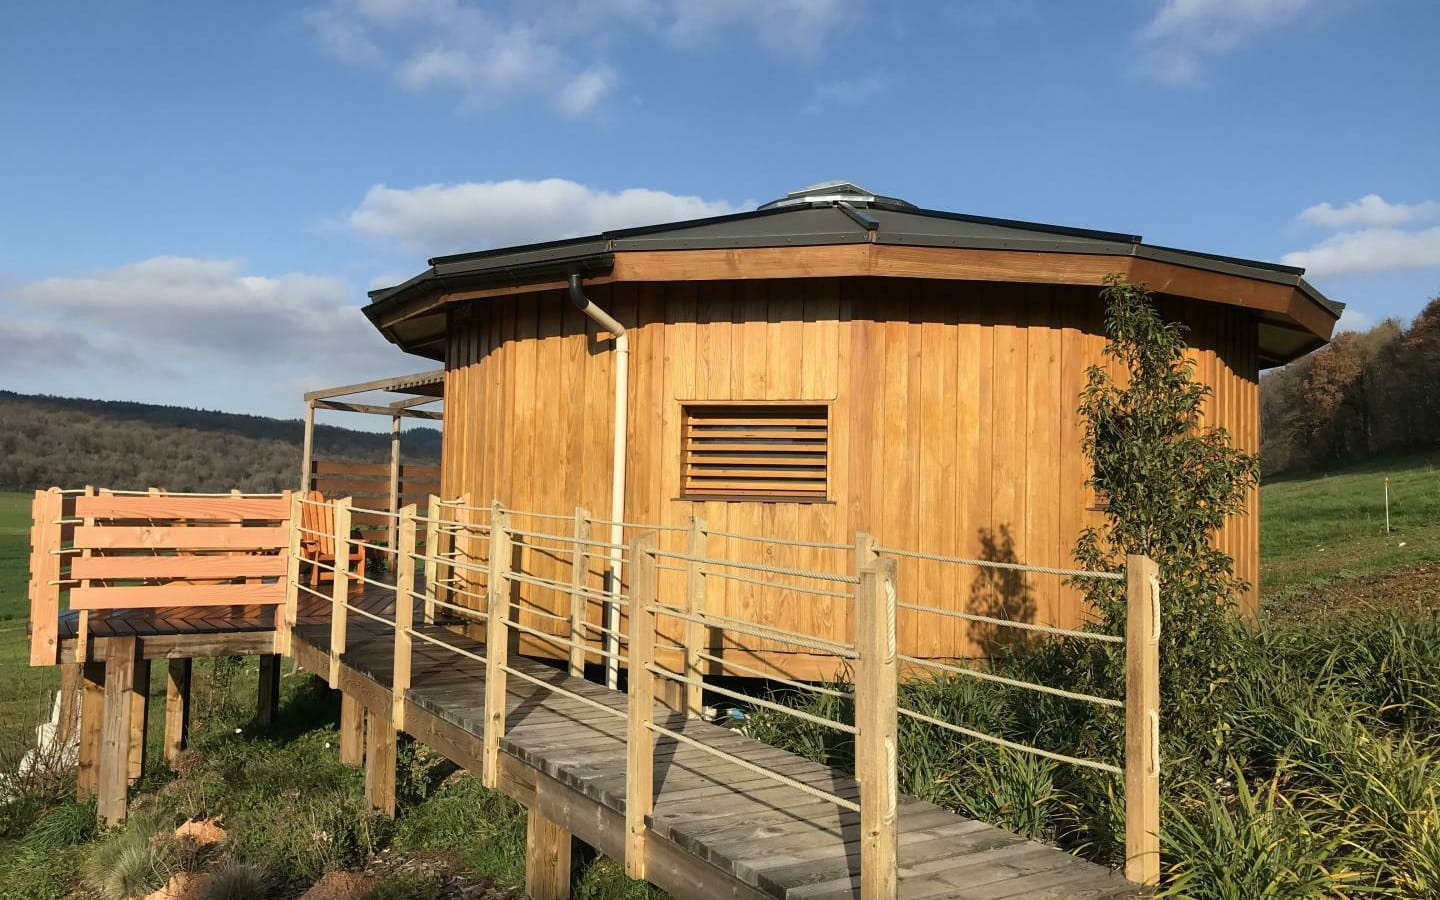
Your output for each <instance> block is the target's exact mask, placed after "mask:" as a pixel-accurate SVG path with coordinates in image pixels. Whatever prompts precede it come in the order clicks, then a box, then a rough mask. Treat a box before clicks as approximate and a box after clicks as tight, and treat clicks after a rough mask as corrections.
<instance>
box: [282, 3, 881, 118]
mask: <svg viewBox="0 0 1440 900" xmlns="http://www.w3.org/2000/svg"><path fill="white" fill-rule="evenodd" d="M864 2H866V0H550V2H546V3H537V4H530V3H520V2H514V3H511V4H487V5H484V6H482V5H480V4H478V3H473V2H469V0H327V2H326V3H325V4H324V5H321V6H317V7H314V8H311V9H309V10H307V11H306V13H305V21H306V22H307V23H308V24H309V25H310V26H311V28H312V29H313V31H314V32H315V35H316V37H317V39H318V40H319V42H320V45H321V46H322V47H323V48H324V49H325V51H326V52H327V53H329V54H330V55H332V56H334V57H336V58H337V59H339V60H341V61H343V62H346V63H351V64H382V65H384V66H386V67H387V68H388V69H390V70H391V71H392V72H393V75H394V78H395V80H396V81H397V82H398V83H399V84H401V85H402V86H404V87H406V88H408V89H410V90H416V91H420V90H432V89H447V90H453V91H455V92H457V93H458V94H459V96H460V97H461V98H462V100H463V102H464V103H465V105H468V106H488V105H493V104H495V103H499V102H504V101H508V100H516V99H523V98H525V97H530V96H538V97H542V98H545V99H546V100H548V101H549V102H550V103H552V104H553V105H554V106H555V107H556V108H557V109H558V110H559V111H560V112H561V113H563V114H565V115H569V116H582V115H585V114H586V113H588V112H590V111H591V110H593V109H595V108H596V107H597V106H599V105H600V103H601V102H602V101H603V100H604V99H605V98H606V97H608V96H610V95H611V94H613V93H614V91H615V89H616V88H617V86H618V85H619V83H620V81H621V76H620V73H619V72H618V71H617V70H616V69H615V68H613V67H612V66H611V65H609V64H608V63H607V62H606V61H605V60H603V59H602V58H599V55H600V54H602V53H603V52H604V48H605V47H606V46H608V45H609V44H611V43H613V42H614V41H615V40H616V39H625V38H633V37H634V36H635V35H637V34H638V35H641V36H645V35H650V36H654V37H656V38H658V39H660V40H663V41H670V42H672V43H680V44H694V43H697V42H701V41H716V42H718V41H722V40H723V41H726V42H731V40H732V35H733V33H735V32H739V33H741V34H745V35H748V36H750V37H751V38H752V39H754V40H756V41H758V42H759V43H761V44H763V45H765V46H766V47H768V48H770V49H771V50H773V51H775V52H776V53H780V54H786V55H796V54H799V55H803V56H814V55H815V54H817V53H819V52H820V51H821V50H822V49H823V47H824V45H825V43H826V42H827V41H828V40H829V39H830V37H831V36H832V35H833V34H834V33H835V32H836V31H838V30H839V29H841V28H843V27H845V26H846V25H848V24H850V23H851V22H853V21H854V20H855V19H856V18H857V17H858V15H859V11H860V7H861V5H862V3H864Z"/></svg>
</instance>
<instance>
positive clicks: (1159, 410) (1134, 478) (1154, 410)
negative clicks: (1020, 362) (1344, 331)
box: [1074, 275, 1259, 737]
mask: <svg viewBox="0 0 1440 900" xmlns="http://www.w3.org/2000/svg"><path fill="white" fill-rule="evenodd" d="M1101 297H1102V298H1103V299H1104V301H1105V304H1106V312H1105V331H1106V335H1107V337H1108V338H1109V340H1108V343H1107V344H1106V347H1105V355H1106V356H1107V357H1109V358H1110V359H1112V360H1114V361H1115V363H1116V364H1118V367H1119V368H1120V369H1121V370H1123V371H1124V373H1125V376H1126V377H1124V378H1116V377H1113V376H1112V375H1111V373H1110V372H1109V371H1107V370H1106V368H1105V367H1103V366H1098V365H1097V366H1091V367H1090V369H1089V372H1088V379H1087V384H1086V386H1085V390H1084V391H1083V393H1082V394H1081V403H1080V410H1079V411H1080V415H1081V416H1082V417H1083V419H1084V422H1085V436H1084V439H1083V449H1084V451H1085V454H1086V455H1087V456H1088V457H1089V458H1090V462H1091V464H1092V466H1093V472H1094V475H1093V476H1092V477H1091V479H1090V482H1089V484H1090V485H1091V486H1092V487H1093V488H1094V489H1095V490H1096V491H1097V492H1098V493H1099V495H1100V496H1103V497H1104V498H1106V500H1107V507H1106V512H1105V523H1104V525H1102V526H1101V527H1100V528H1090V529H1086V531H1085V532H1084V533H1083V534H1082V535H1081V537H1080V540H1079V542H1078V543H1077V545H1076V548H1075V558H1076V560H1077V561H1078V562H1079V563H1080V565H1081V566H1083V567H1085V568H1090V569H1113V568H1116V567H1118V566H1120V565H1122V564H1123V563H1124V558H1125V555H1126V554H1131V553H1139V554H1145V555H1147V556H1149V557H1151V558H1152V559H1154V560H1155V561H1156V563H1157V564H1158V565H1159V567H1160V574H1161V579H1162V582H1163V588H1162V591H1161V607H1162V614H1161V619H1162V623H1163V627H1162V630H1161V635H1162V636H1161V646H1160V666H1161V675H1160V678H1161V698H1162V700H1161V702H1162V706H1163V708H1164V710H1165V711H1166V713H1167V716H1166V718H1167V719H1168V720H1169V721H1170V722H1171V723H1172V724H1178V725H1180V726H1181V727H1185V728H1193V727H1194V726H1196V725H1201V724H1202V723H1205V724H1212V725H1218V722H1217V721H1216V719H1215V714H1216V713H1217V712H1218V710H1216V709H1215V708H1214V703H1213V700H1214V699H1215V698H1214V697H1213V693H1214V691H1215V689H1216V687H1217V685H1218V684H1220V683H1221V682H1222V681H1223V680H1224V678H1225V671H1226V667H1227V664H1228V657H1229V655H1230V654H1229V653H1228V652H1227V649H1228V647H1230V646H1231V642H1230V639H1229V637H1230V635H1231V633H1232V632H1231V628H1233V626H1234V623H1235V621H1236V617H1235V615H1234V601H1235V595H1236V594H1237V593H1238V592H1240V591H1241V590H1244V589H1245V587H1246V584H1245V583H1244V582H1243V581H1242V580H1241V579H1239V578H1237V577H1236V576H1235V573H1234V566H1233V561H1232V560H1231V559H1230V557H1229V556H1228V555H1226V554H1225V553H1224V552H1223V551H1221V550H1220V549H1219V548H1218V547H1216V545H1215V541H1214V538H1215V535H1216V533H1217V532H1218V531H1219V530H1220V528H1221V527H1222V526H1223V525H1224V524H1225V521H1226V519H1228V518H1229V517H1230V516H1232V515H1235V514H1236V513H1238V512H1241V511H1242V510H1243V509H1244V503H1245V498H1246V494H1247V493H1248V492H1249V491H1250V489H1251V488H1252V487H1253V486H1254V485H1255V483H1256V478H1257V475H1258V468H1259V463H1258V459H1257V457H1255V456H1254V455H1252V454H1249V453H1245V452H1243V451H1241V450H1237V449H1236V448H1235V447H1233V446H1232V445H1231V442H1230V435H1229V433H1227V432H1226V431H1225V429H1223V428H1214V427H1205V426H1203V425H1202V423H1201V408H1202V406H1203V404H1204V403H1205V400H1206V398H1208V397H1209V396H1210V388H1208V387H1207V386H1205V385H1203V384H1199V383H1197V382H1196V381H1195V380H1194V379H1193V378H1192V369H1193V363H1192V362H1191V361H1190V360H1188V359H1186V357H1185V346H1186V345H1185V340H1184V331H1185V329H1184V326H1182V325H1179V324H1177V323H1174V322H1166V321H1165V320H1164V319H1163V318H1161V316H1160V314H1159V312H1158V311H1157V310H1156V309H1155V305H1154V303H1153V301H1152V298H1151V295H1150V292H1149V291H1148V290H1146V288H1145V286H1144V285H1136V284H1130V283H1127V282H1125V281H1124V280H1122V279H1121V278H1120V277H1118V276H1114V275H1112V276H1110V277H1109V278H1107V279H1106V281H1105V288H1104V289H1103V290H1102V291H1101ZM1074 583H1075V586H1076V587H1078V588H1080V589H1081V590H1083V591H1084V592H1085V593H1086V595H1087V597H1088V599H1089V600H1090V601H1091V602H1092V603H1093V604H1094V606H1095V608H1096V610H1097V611H1098V612H1099V615H1100V618H1101V621H1100V623H1099V624H1098V627H1099V628H1101V629H1103V630H1105V631H1107V632H1110V633H1123V632H1124V628H1125V617H1126V606H1125V591H1124V586H1123V585H1122V584H1120V583H1119V582H1114V581H1095V580H1093V579H1089V580H1087V579H1076V580H1075V582H1074ZM1111 662H1112V663H1113V665H1111V666H1109V668H1111V675H1112V678H1116V679H1120V678H1123V674H1122V672H1121V671H1116V670H1117V669H1121V666H1120V663H1122V662H1123V660H1119V659H1112V661H1111ZM1197 716H1198V717H1199V718H1198V719H1197ZM1192 737H1193V735H1192Z"/></svg>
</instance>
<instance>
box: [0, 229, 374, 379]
mask: <svg viewBox="0 0 1440 900" xmlns="http://www.w3.org/2000/svg"><path fill="white" fill-rule="evenodd" d="M10 294H11V298H12V299H11V302H9V303H6V304H3V305H0V342H3V343H4V344H5V345H6V346H7V347H9V348H13V347H14V346H17V345H19V344H22V343H24V342H25V341H26V340H27V336H28V337H29V338H34V339H35V340H43V341H44V342H46V343H47V344H53V346H55V347H56V348H57V350H58V351H59V352H62V353H69V352H72V351H73V350H74V348H77V347H79V348H82V349H83V350H84V351H85V352H87V353H88V352H91V351H93V352H95V353H96V357H95V359H94V360H92V362H95V363H99V364H101V365H102V366H109V367H111V368H126V367H129V366H130V365H131V364H132V363H133V362H135V361H139V362H140V363H142V364H144V365H141V366H139V368H142V369H143V368H147V367H148V368H151V369H156V368H164V369H166V370H172V369H173V370H176V371H182V372H183V371H186V370H195V369H208V368H209V367H212V366H216V365H231V366H237V367H240V368H246V369H249V368H250V367H259V368H263V367H265V366H272V365H278V364H285V365H293V364H296V363H299V364H303V365H313V366H316V367H324V368H333V369H338V370H345V371H352V370H357V369H358V370H365V369H368V368H369V367H371V366H373V365H378V364H380V363H381V361H382V360H384V359H387V358H388V359H389V360H390V363H389V365H390V366H394V364H395V362H396V361H398V357H397V355H396V353H395V351H394V350H393V349H391V348H389V347H388V345H387V344H386V342H385V340H384V339H383V338H382V337H380V335H379V334H378V333H377V332H376V331H375V329H374V328H373V327H372V326H371V325H370V324H369V322H367V321H366V319H365V317H364V315H363V314H362V313H361V312H360V310H359V309H358V308H357V307H356V306H355V305H353V303H352V302H351V301H352V300H353V299H356V297H355V296H354V294H358V292H352V291H351V289H350V288H349V287H348V286H346V285H345V284H343V283H342V282H340V281H338V280H336V279H333V278H322V277H318V276H315V275H307V274H299V273H295V274H288V275H281V276H278V277H270V276H263V275H254V274H249V273H246V272H245V271H244V268H243V266H242V264H241V263H240V262H238V261H236V260H217V259H194V258H189V257H176V256H157V257H154V258H152V259H147V260H144V261H141V262H137V263H132V264H129V265H124V266H120V267H118V268H114V269H108V270H105V271H101V272H96V273H93V274H90V275H85V276H80V277H62V278H47V279H44V280H41V281H34V282H30V283H28V284H22V285H19V286H18V287H16V288H14V289H13V291H11V292H10ZM137 374H138V373H137Z"/></svg>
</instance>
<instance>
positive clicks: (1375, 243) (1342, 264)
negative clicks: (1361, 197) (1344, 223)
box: [1280, 226, 1440, 275]
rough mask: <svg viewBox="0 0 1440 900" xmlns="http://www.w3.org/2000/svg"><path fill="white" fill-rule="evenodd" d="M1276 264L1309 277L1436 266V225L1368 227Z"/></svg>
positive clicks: (1439, 244)
mask: <svg viewBox="0 0 1440 900" xmlns="http://www.w3.org/2000/svg"><path fill="white" fill-rule="evenodd" d="M1280 261H1281V262H1282V263H1284V264H1285V265H1287V266H1303V267H1304V268H1305V270H1306V272H1307V273H1308V274H1310V275H1343V274H1349V273H1355V272H1382V271H1387V270H1393V269H1419V268H1429V267H1433V266H1440V226H1435V227H1433V228H1426V229H1423V230H1420V231H1404V230H1401V229H1398V228H1369V229H1363V230H1360V231H1347V232H1341V233H1340V234H1336V235H1332V236H1331V237H1329V238H1326V239H1325V240H1323V241H1321V242H1320V243H1319V244H1316V245H1315V246H1314V247H1311V248H1310V249H1309V250H1300V251H1297V252H1295V253H1287V254H1285V255H1284V256H1283V257H1281V259H1280Z"/></svg>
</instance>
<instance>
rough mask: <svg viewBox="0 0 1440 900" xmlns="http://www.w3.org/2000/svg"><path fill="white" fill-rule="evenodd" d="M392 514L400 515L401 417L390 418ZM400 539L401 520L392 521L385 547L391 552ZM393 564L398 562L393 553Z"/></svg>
mask: <svg viewBox="0 0 1440 900" xmlns="http://www.w3.org/2000/svg"><path fill="white" fill-rule="evenodd" d="M390 512H391V513H394V514H396V515H399V513H400V416H399V415H393V416H391V417H390ZM399 538H400V529H399V520H397V519H391V520H390V523H389V525H388V527H386V529H385V546H386V547H387V548H389V549H390V550H392V551H393V550H394V549H395V542H396V541H397V540H399ZM390 559H391V561H392V562H394V561H396V560H395V556H394V554H393V553H392V554H391V556H390Z"/></svg>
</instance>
